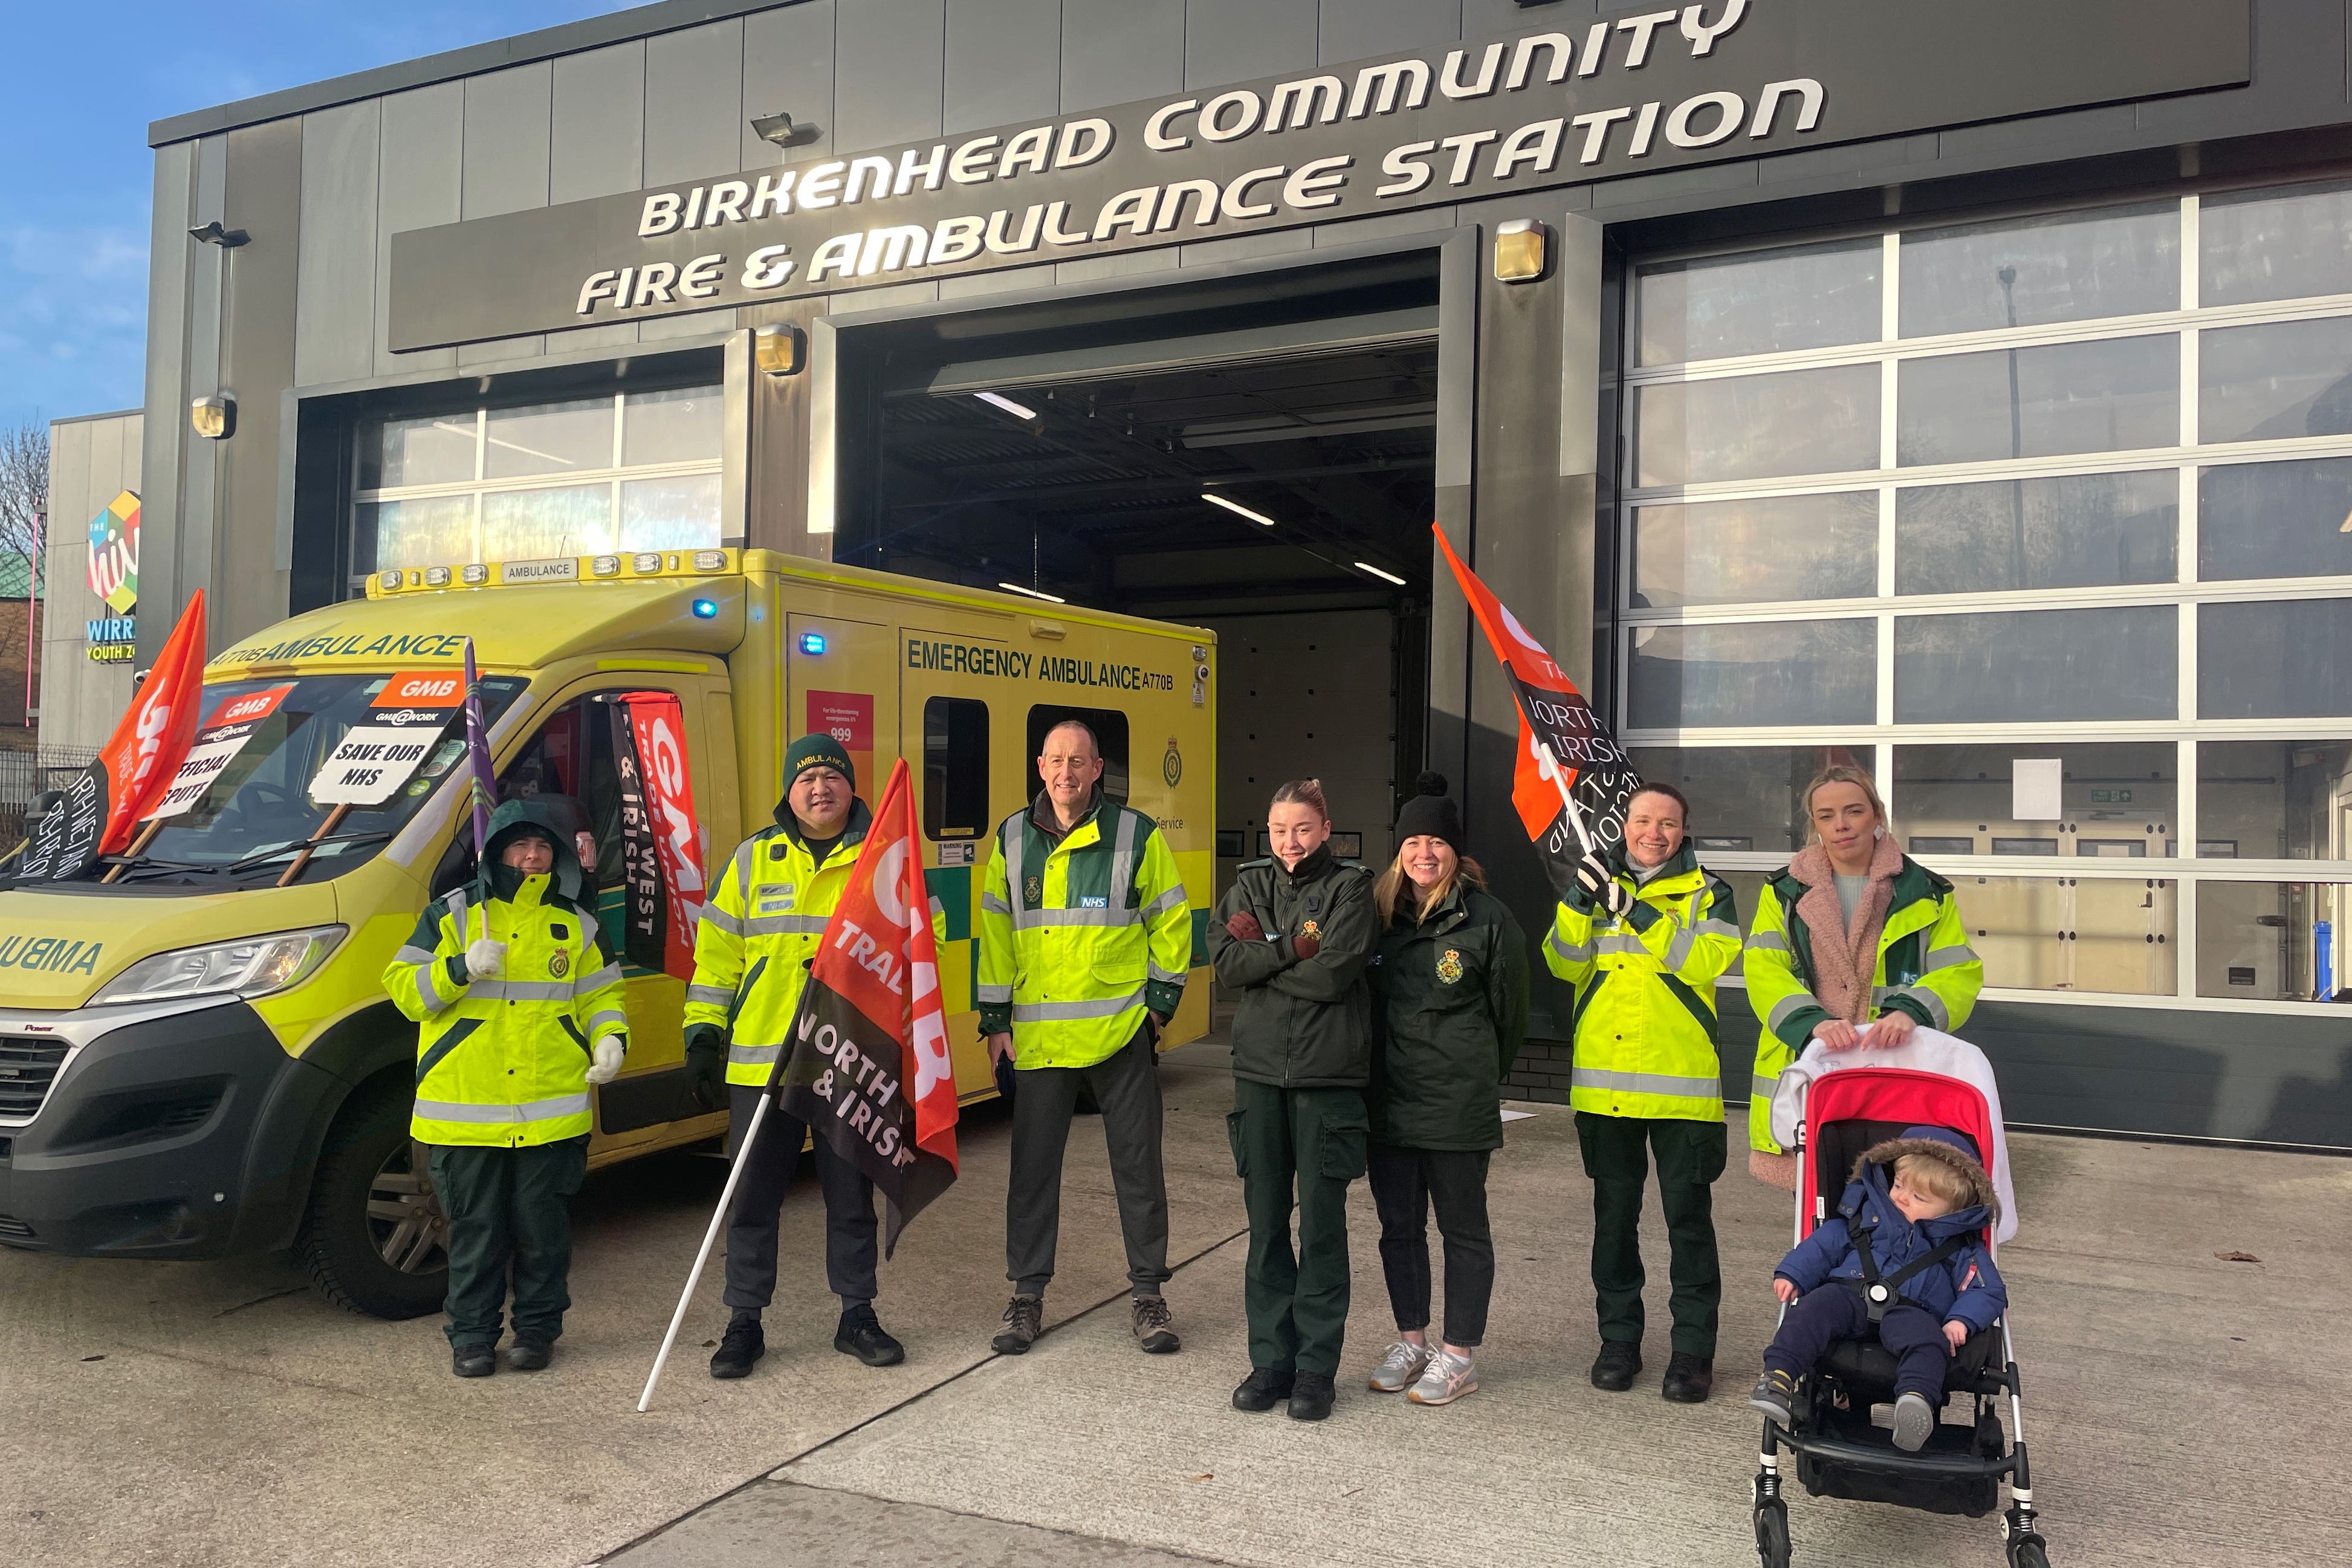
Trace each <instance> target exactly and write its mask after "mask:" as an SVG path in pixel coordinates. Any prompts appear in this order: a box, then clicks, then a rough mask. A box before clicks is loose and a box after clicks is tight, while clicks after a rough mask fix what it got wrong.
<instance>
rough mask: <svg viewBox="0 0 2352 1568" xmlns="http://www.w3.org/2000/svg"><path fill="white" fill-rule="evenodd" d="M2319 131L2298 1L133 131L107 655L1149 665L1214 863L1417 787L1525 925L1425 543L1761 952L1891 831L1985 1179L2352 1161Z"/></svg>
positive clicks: (267, 104) (750, 66) (577, 91)
mask: <svg viewBox="0 0 2352 1568" xmlns="http://www.w3.org/2000/svg"><path fill="white" fill-rule="evenodd" d="M2347 68H2352V40H2347V19H2346V14H2345V8H2344V7H2343V6H2342V5H2340V4H2337V3H2336V0H1971V3H1970V4H1967V5H1955V4H1948V3H1947V0H1703V3H1700V4H1675V5H1659V6H1658V7H1656V8H1649V7H1646V6H1642V5H1636V6H1633V7H1632V8H1630V9H1618V8H1609V7H1596V5H1594V4H1593V0H1526V3H1515V0H797V3H793V0H786V3H776V0H764V3H758V4H728V3H725V0H665V3H663V4H658V5H646V6H644V7H641V8H638V9H635V10H630V11H625V12H622V13H619V14H617V15H613V16H604V17H599V18H596V19H593V20H589V21H583V22H580V23H577V24H575V25H572V26H562V27H556V28H552V29H550V30H548V31H545V32H541V33H534V34H531V35H529V36H527V37H518V38H510V39H507V40H504V41H501V42H498V43H494V44H486V45H483V46H480V47H474V48H468V49H462V50H458V51H456V52H453V53H450V54H446V55H440V56H436V57H434V58H427V59H421V60H415V61H411V62H408V63H406V64H402V65H395V66H391V67H387V68H383V69H380V70H373V71H368V72H363V73H362V74H359V75H356V76H351V77H344V78H341V79H336V80H332V81H325V82H320V83H317V84H314V85H311V86H308V87H301V88H296V89H290V90H288V91H283V92H278V93H273V94H270V95H268V96H266V97H262V98H257V99H252V100H247V101H244V102H239V103H232V104H227V105H225V106H223V107H220V108H217V109H209V110H203V111H201V112H197V113H193V114H185V115H182V116H179V117H177V118H174V119H170V120H165V121H161V122H159V123H157V124H156V125H154V126H153V127H152V132H151V137H150V139H151V141H152V144H153V147H154V157H155V208H154V226H153V234H154V238H153V276H152V301H151V309H150V327H149V333H150V337H149V347H148V386H147V396H146V410H145V412H146V418H145V421H144V425H143V444H144V447H143V461H142V470H143V472H142V479H141V483H140V490H141V504H142V522H143V531H144V542H143V545H142V562H141V572H142V588H143V598H142V608H147V607H160V606H169V605H177V604H179V603H181V602H182V601H184V598H185V597H186V595H187V594H188V593H189V592H190V591H191V590H193V589H195V588H197V587H203V588H205V589H206V590H207V591H208V595H209V599H210V605H211V610H212V631H213V636H214V637H215V641H216V643H217V644H219V645H220V646H226V643H227V642H229V641H231V640H233V639H236V638H238V637H244V636H246V635H247V634H248V633H250V632H252V631H254V630H256V629H257V628H259V627H261V626H266V625H268V623H270V622H272V621H275V620H277V619H278V618H280V617H282V616H286V615H288V614H289V613H291V612H295V611H299V610H303V609H307V608H310V607H312V606H315V605H320V604H324V603H328V602H331V601H333V600H336V599H339V598H342V597H345V596H349V595H354V594H358V593H362V592H363V591H364V586H365V584H366V582H367V580H368V577H369V575H370V574H379V573H387V572H394V571H398V572H403V573H405V572H408V571H411V570H417V571H424V570H429V569H431V568H435V567H449V568H453V569H459V568H462V567H463V566H465V565H467V564H471V563H506V562H514V561H527V560H541V559H543V558H551V557H561V556H588V555H593V554H596V553H600V552H631V551H639V550H652V549H660V548H665V547H668V548H677V547H688V546H709V545H717V544H722V543H725V544H734V543H739V542H740V543H745V544H749V545H753V546H760V547H765V548H769V549H773V550H781V551H788V552H795V553H799V554H803V555H809V556H814V557H817V558H820V559H830V560H833V561H835V562H843V563H855V564H857V565H863V566H876V567H881V568H886V569H888V570H891V571H896V572H901V573H908V574H917V575H921V576H927V577H934V578H943V579H949V580H952V581H957V582H961V583H969V584H987V585H990V586H995V585H998V584H1004V585H1008V586H1011V587H1013V588H1014V589H1017V590H1020V591H1024V592H1029V593H1034V594H1038V595H1045V596H1048V597H1051V598H1055V599H1060V600H1064V601H1066V602H1068V603H1071V604H1073V605H1093V606H1099V607H1106V608H1115V609H1118V610H1122V611H1127V612H1131V613H1135V614H1139V615H1145V616H1157V617H1163V618H1167V619H1172V620H1179V621H1185V622H1190V623H1195V624H1200V625H1203V626H1209V627H1211V628H1213V629H1214V631H1215V632H1216V633H1217V637H1218V649H1217V653H1216V655H1215V657H1216V659H1217V679H1216V690H1217V703H1218V708H1219V723H1220V733H1219V746H1218V749H1219V756H1218V758H1217V763H1216V765H1217V769H1218V801H1219V806H1218V811H1219V815H1218V819H1217V821H1216V822H1215V824H1214V825H1213V827H1211V826H1208V825H1202V824H1192V825H1188V826H1187V829H1186V830H1187V831H1190V832H1212V831H1213V833H1214V834H1215V837H1216V841H1217V842H1216V849H1217V851H1218V854H1219V856H1220V859H1219V865H1220V867H1221V869H1222V871H1223V874H1226V875H1229V874H1230V872H1231V869H1232V868H1233V866H1234V865H1235V864H1237V863H1238V862H1239V860H1240V859H1242V858H1246V857H1249V856H1252V855H1255V854H1258V853H1262V852H1263V850H1262V848H1261V847H1260V833H1261V830H1262V827H1263V818H1264V811H1265V807H1264V805H1263V802H1264V801H1265V798H1266V796H1267V795H1268V794H1269V792H1270V791H1271V790H1272V788H1273V787H1274V785H1275V784H1277V783H1279V782H1280V781H1281V780H1283V779H1285V778H1288V777H1292V776H1297V775H1300V774H1308V773H1314V774H1319V775H1321V776H1322V778H1323V779H1324V780H1325V782H1326V784H1327V785H1328V786H1329V789H1330V795H1331V799H1332V801H1333V805H1334V813H1335V817H1336V826H1337V828H1338V831H1339V835H1340V843H1341V847H1343V848H1345V849H1347V850H1349V851H1350V852H1352V853H1356V854H1359V855H1361V856H1362V857H1363V858H1366V859H1367V860H1368V861H1372V862H1382V861H1384V860H1385V859H1386V858H1387V857H1388V856H1389V854H1390V853H1391V843H1390V837H1389V824H1390V823H1391V820H1392V819H1393V815H1394V811H1395V808H1396V805H1397V804H1398V795H1399V792H1400V791H1401V790H1405V789H1408V788H1409V787H1410V784H1411V781H1412V777H1413V775H1414V774H1415V773H1417V772H1418V771H1419V770H1421V769H1422V768H1423V767H1434V768H1436V769H1438V770H1439V771H1441V772H1443V773H1446V774H1447V775H1449V777H1451V778H1452V779H1453V780H1454V788H1455V791H1456V793H1457V794H1459V795H1466V797H1467V801H1468V809H1469V817H1470V822H1471V825H1472V827H1471V831H1472V837H1473V840H1474V842H1473V846H1472V847H1473V849H1474V852H1475V853H1477V854H1478V855H1480V856H1481V857H1482V858H1484V859H1485V860H1486V862H1487V864H1488V866H1489V867H1490V868H1491V869H1492V871H1493V872H1494V874H1495V876H1496V880H1497V882H1498V884H1499V885H1500V887H1501V889H1502V890H1503V891H1504V892H1505V893H1506V894H1507V896H1508V897H1509V898H1510V899H1511V900H1512V901H1513V902H1514V903H1515V904H1516V905H1517V908H1518V910H1519V913H1520V917H1521V919H1522V921H1524V922H1525V923H1526V924H1527V925H1528V929H1529V931H1531V932H1539V931H1541V929H1542V928H1543V926H1544V924H1545V923H1546V921H1547V920H1548V916H1549V907H1548V895H1547V893H1546V891H1545V884H1544V880H1543V879H1542V876H1541V874H1540V872H1539V870H1538V868H1537V867H1536V865H1535V863H1534V861H1533V859H1532V857H1531V856H1530V855H1529V853H1528V849H1527V847H1526V845H1525V842H1524V836H1523V834H1522V832H1521V830H1520V828H1519V826H1518V825H1517V819H1516V818H1515V816H1513V815H1512V814H1511V812H1510V809H1509V805H1508V784H1507V780H1508V772H1509V764H1510V749H1511V744H1512V736H1513V732H1514V725H1513V719H1512V714H1511V710H1510V708H1509V704H1508V698H1507V693H1506V690H1505V689H1504V687H1503V685H1502V683H1501V681H1500V679H1498V676H1497V672H1496V668H1495V666H1494V663H1493V661H1492V659H1491V658H1489V657H1488V655H1487V653H1486V650H1485V649H1484V648H1483V647H1478V646H1476V645H1475V643H1474V640H1473V639H1474V638H1475V635H1476V634H1475V629H1474V628H1473V627H1472V626H1471V625H1470V624H1469V622H1468V619H1467V616H1466V614H1465V608H1464V605H1463V602H1462V600H1461V598H1460V596H1459V595H1458V594H1457V593H1456V592H1455V590H1454V587H1453V586H1452V584H1451V583H1450V582H1433V577H1432V571H1431V566H1432V557H1433V551H1432V540H1431V537H1430V533H1429V525H1430V523H1431V521H1432V520H1433V519H1434V520H1435V521H1437V522H1439V523H1440V524H1441V525H1442V526H1443V527H1444V530H1445V531H1447V533H1448V535H1449V537H1450V538H1451V539H1452V540H1453V541H1454V543H1455V545H1456V547H1457V548H1458V549H1459V550H1460V551H1461V552H1462V553H1463V555H1464V556H1465V559H1467V560H1468V561H1469V562H1470V563H1472V564H1473V565H1474V566H1475V567H1476V568H1477V570H1478V571H1479V572H1480V573H1481V574H1483V575H1484V576H1485V577H1486V580H1487V581H1488V582H1489V583H1490V584H1493V585H1494V586H1495V588H1496V591H1497V592H1498V593H1500V594H1501V595H1502V596H1503V597H1504V599H1505V600H1506V602H1507V603H1508V604H1509V605H1511V607H1512V608H1513V609H1514V610H1515V611H1516V612H1517V616H1518V617H1519V618H1520V620H1521V621H1523V622H1524V623H1525V624H1526V625H1527V626H1528V627H1529V628H1530V629H1531V630H1533V631H1534V632H1535V633H1536V635H1538V637H1541V638H1542V639H1543V640H1544V641H1545V642H1546V643H1548V644H1549V646H1551V647H1554V648H1555V649H1557V650H1558V651H1559V654H1560V656H1561V658H1562V662H1563V663H1564V664H1566V665H1568V666H1569V667H1570V669H1571V671H1572V672H1573V673H1575V674H1576V675H1577V676H1578V677H1579V678H1580V679H1582V680H1583V681H1584V682H1585V683H1586V685H1587V688H1588V689H1589V690H1590V691H1591V694H1592V696H1593V699H1594V703H1595V706H1596V708H1597V709H1598V710H1600V711H1601V713H1602V714H1603V715H1604V716H1605V717H1606V718H1608V719H1609V720H1610V721H1612V722H1613V723H1614V725H1615V726H1616V727H1617V731H1618V733H1619V735H1620V737H1621V738H1622V741H1623V742H1624V744H1625V745H1626V746H1627V747H1628V749H1629V750H1630V751H1631V752H1632V753H1633V758H1634V760H1635V762H1636V763H1637V764H1638V766H1639V767H1640V768H1641V769H1642V770H1643V772H1644V773H1646V774H1649V775H1650V776H1654V777H1657V778H1661V779H1668V780H1672V781H1674V782H1675V783H1676V784H1679V785H1680V786H1681V787H1682V788H1683V789H1684V790H1685V791H1686V792H1687V793H1688V794H1689V795H1690V797H1691V799H1692V800H1693V802H1694V804H1695V806H1696V822H1695V827H1696V833H1697V834H1698V836H1699V839H1700V843H1701V845H1702V847H1703V852H1704V856H1705V858H1706V861H1707V862H1708V864H1710V865H1711V866H1713V867H1714V868H1717V870H1719V871H1721V872H1722V873H1723V874H1724V875H1726V876H1727V877H1728V878H1729V879H1731V881H1732V882H1733V883H1734V884H1735V886H1736V887H1737V888H1738V890H1739V893H1740V900H1741V906H1742V912H1743V914H1746V913H1748V912H1749V911H1751V910H1752V909H1753V906H1754V903H1755V895H1756V891H1757V889H1758V887H1759V884H1760V882H1761V881H1762V879H1763V878H1764V877H1765V875H1766V874H1767V873H1768V872H1769V870H1771V869H1772V868H1776V867H1778V866H1780V865H1781V864H1783V863H1784V862H1785V861H1786V859H1787V858H1788V856H1789V854H1790V851H1791V850H1792V849H1793V848H1795V847H1798V846H1799V845H1800V844H1801V841H1802V835H1803V831H1804V830H1803V826H1802V824H1801V822H1800V820H1799V809H1798V805H1799V791H1800V789H1801V785H1802V784H1803V783H1804V781H1805V780H1806V779H1807V778H1808V777H1809V776H1810V775H1811V773H1813V772H1814V771H1815V769H1816V768H1817V767H1819V766H1820V765H1821V764H1822V763H1823V762H1825V761H1831V760H1853V761H1858V762H1860V763H1863V764H1864V765H1866V766H1868V767H1870V768H1871V769H1872V770H1873V771H1874V773H1875V775H1876V777H1877V780H1878V782H1879V784H1880V787H1881V789H1882V790H1883V791H1884V793H1885V795H1886V797H1887V800H1888V802H1889V805H1890V807H1891V810H1892V814H1893V820H1894V825H1895V832H1896V834H1897V835H1898V836H1899V837H1900V838H1901V840H1902V842H1903V844H1904V846H1905V847H1906V848H1907V849H1908V850H1909V851H1910V853H1911V854H1913V855H1914V856H1916V857H1917V858H1919V859H1920V860H1921V861H1923V862H1924V863H1925V864H1927V866H1929V867H1930V868H1934V869H1936V870H1937V871H1938V872H1940V873H1942V874H1943V875H1944V876H1946V877H1948V878H1949V879H1952V880H1953V881H1954V882H1955V883H1956V884H1957V886H1958V895H1959V900H1960V903H1961V907H1962V909H1963V910H1964V912H1965V915H1966V918H1967V921H1968V924H1969V928H1970V933H1971V934H1970V940H1971V942H1973V944H1974V945H1975V947H1976V948H1977V950H1978V951H1979V952H1981V953H1982V954H1983V956H1984V959H1985V963H1986V967H1987V972H1988V976H1989V988H1988V990H1987V992H1986V994H1985V996H1984V999H1983V1001H1982V1003H1981V1004H1980V1005H1979V1007H1978V1009H1977V1012H1976V1015H1975V1017H1974V1018H1973V1019H1972V1020H1971V1021H1970V1023H1969V1026H1968V1027H1967V1029H1966V1031H1965V1032H1966V1033H1967V1034H1968V1035H1969V1037H1971V1038H1973V1039H1975V1040H1976V1041H1978V1042H1979V1044H1981V1045H1982V1046H1983V1047H1984V1048H1985V1049H1986V1050H1987V1051H1988V1052H1989V1053H1990V1055H1991V1056H1992V1058H1993V1059H1994V1060H1995V1062H1996V1063H1997V1064H1998V1065H1999V1067H2000V1069H2001V1072H2002V1075H2003V1083H2004V1088H2005V1092H2006V1096H2007V1103H2008V1110H2009V1113H2010V1115H2011V1117H2012V1118H2013V1119H2014V1120H2016V1121H2021V1122H2024V1123H2031V1124H2040V1125H2044V1126H2053V1127H2068V1128H2090V1129H2104V1130H2113V1131H2137V1132H2151V1133H2159V1134H2175V1135H2186V1136H2200V1137H2210V1138H2219V1139H2229V1140H2252V1141H2263V1142H2279V1143H2289V1144H2309V1145H2334V1146H2352V1002H2347V1001H2346V1000H2339V998H2342V997H2345V996H2346V995H2347V987H2352V980H2347V974H2346V967H2345V961H2344V959H2343V957H2342V951H2341V950H2342V942H2343V938H2342V932H2343V930H2344V924H2345V921H2347V917H2352V894H2347V889H2352V522H2347V515H2352V100H2347ZM170 624H171V617H170V615H169V614H168V613H158V614H142V616H140V617H139V626H138V634H137V635H138V638H139V644H140V650H139V651H140V654H141V662H142V663H144V662H146V661H147V660H149V659H152V658H153V656H154V654H155V651H156V648H157V647H158V646H159V645H160V643H161V640H162V638H163V636H164V635H165V633H166V632H167V631H168V630H169V627H170ZM1135 744H1136V748H1137V753H1138V754H1137V756H1136V758H1135V759H1134V764H1135V765H1137V766H1153V767H1156V766H1158V765H1159V763H1160V758H1159V750H1158V742H1157V740H1156V739H1155V738H1150V737H1145V738H1141V739H1139V740H1137V741H1136V742H1135ZM1112 762H1113V764H1114V766H1113V778H1114V781H1116V780H1117V779H1118V778H1120V777H1123V776H1124V775H1125V771H1126V768H1127V766H1128V763H1129V759H1128V758H1126V757H1125V756H1115V757H1114V758H1113V759H1112ZM1013 805H1015V803H1014V802H1013V801H1010V800H1004V801H995V802H992V803H991V809H992V811H993V812H996V813H1002V812H1004V811H1008V810H1011V809H1012V808H1013ZM1544 984H1545V986H1546V987H1547V989H1546V990H1544V992H1543V993H1542V994H1541V995H1540V998H1539V1003H1538V1037H1539V1040H1540V1042H1542V1043H1538V1044H1537V1045H1535V1046H1532V1047H1530V1049H1529V1050H1528V1054H1527V1057H1526V1058H1524V1059H1523V1062H1522V1064H1521V1070H1520V1073H1519V1074H1518V1077H1517V1084H1518V1090H1517V1091H1518V1092H1521V1093H1524V1094H1527V1095H1528V1096H1529V1097H1532V1098H1538V1099H1544V1098H1549V1099H1555V1100H1557V1099H1560V1098H1563V1097H1564V1087H1565V1084H1566V1082H1567V1078H1566V1074H1567V1071H1568V1049H1567V1046H1566V1044H1565V1039H1566V1035H1567V1027H1568V1024H1569V1011H1570V1003H1569V999H1568V997H1567V996H1566V994H1564V993H1563V992H1561V991H1560V990H1559V989H1558V988H1557V987H1553V986H1551V984H1550V982H1549V980H1547V981H1546V982H1545V983H1544ZM1723 1000H1724V1014H1725V1029H1724V1041H1723V1053H1724V1069H1725V1079H1726V1084H1727V1089H1728V1090H1729V1093H1730V1097H1731V1098H1732V1099H1735V1100H1737V1099H1740V1098H1743V1097H1744V1095H1745V1094H1746V1092H1747V1089H1748V1083H1749V1070H1748V1069H1749V1052H1750V1049H1751V1047H1752V1042H1753V1040H1754V1037H1755V1031H1756V1024H1755V1021H1754V1018H1753V1016H1752V1015H1751V1014H1750V1013H1749V1011H1748V1008H1747V1006H1746V1005H1745V999H1744V996H1743V994H1742V993H1741V991H1740V989H1739V987H1738V983H1737V977H1736V975H1735V976H1734V977H1733V979H1732V981H1731V982H1730V983H1728V984H1727V985H1726V986H1725V988H1724V991H1723Z"/></svg>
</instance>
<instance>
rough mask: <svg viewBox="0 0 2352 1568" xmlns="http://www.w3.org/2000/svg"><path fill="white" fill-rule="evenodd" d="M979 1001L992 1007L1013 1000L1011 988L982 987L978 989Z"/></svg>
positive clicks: (1005, 986)
mask: <svg viewBox="0 0 2352 1568" xmlns="http://www.w3.org/2000/svg"><path fill="white" fill-rule="evenodd" d="M980 999H981V1000H982V1002H985V1003H988V1004H989V1005H992V1006H994V1005H1002V1004H1003V1003H1006V1002H1010V1001H1012V1000H1013V987H1012V986H1010V985H982V987H981V988H980Z"/></svg>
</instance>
